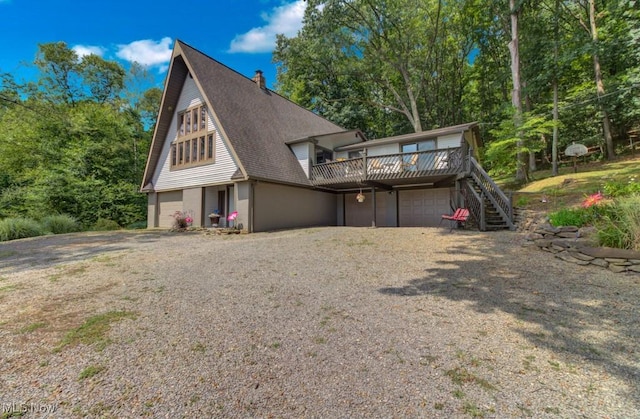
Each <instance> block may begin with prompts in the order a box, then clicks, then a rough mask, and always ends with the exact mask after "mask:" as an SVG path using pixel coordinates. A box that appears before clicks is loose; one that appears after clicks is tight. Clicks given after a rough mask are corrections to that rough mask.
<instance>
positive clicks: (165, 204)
mask: <svg viewBox="0 0 640 419" xmlns="http://www.w3.org/2000/svg"><path fill="white" fill-rule="evenodd" d="M176 211H182V191H171V192H160V193H158V227H163V228H170V227H173V221H174V219H173V214H175V212H176Z"/></svg>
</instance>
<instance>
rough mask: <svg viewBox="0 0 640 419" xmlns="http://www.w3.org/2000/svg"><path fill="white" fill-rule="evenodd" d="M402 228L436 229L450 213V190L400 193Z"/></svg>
mask: <svg viewBox="0 0 640 419" xmlns="http://www.w3.org/2000/svg"><path fill="white" fill-rule="evenodd" d="M399 193H400V195H399V197H398V198H399V208H398V218H399V221H400V227H435V226H437V225H438V224H439V223H440V218H441V216H442V214H447V213H449V212H450V211H449V188H442V189H414V190H407V191H400V192H399Z"/></svg>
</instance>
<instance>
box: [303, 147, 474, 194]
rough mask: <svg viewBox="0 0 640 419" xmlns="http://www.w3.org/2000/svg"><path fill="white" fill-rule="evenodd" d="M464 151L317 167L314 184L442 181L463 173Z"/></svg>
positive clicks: (383, 157)
mask: <svg viewBox="0 0 640 419" xmlns="http://www.w3.org/2000/svg"><path fill="white" fill-rule="evenodd" d="M463 160H464V159H463V155H462V149H461V148H449V149H446V150H432V151H418V152H410V153H395V154H385V155H380V156H364V157H359V158H355V159H348V160H343V161H334V162H330V163H322V164H317V165H314V166H313V167H312V168H311V182H312V183H313V184H314V185H316V186H331V185H334V186H336V187H337V186H339V185H344V184H360V183H367V182H384V183H395V182H396V181H397V182H398V183H403V182H406V181H407V180H411V179H420V178H422V179H425V178H432V179H442V178H445V177H448V176H453V175H457V174H458V173H462V172H463V171H464V167H463Z"/></svg>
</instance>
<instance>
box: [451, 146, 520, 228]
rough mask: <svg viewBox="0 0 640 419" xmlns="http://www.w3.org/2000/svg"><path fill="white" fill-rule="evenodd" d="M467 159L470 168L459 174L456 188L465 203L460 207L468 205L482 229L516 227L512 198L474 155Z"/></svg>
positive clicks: (459, 204)
mask: <svg viewBox="0 0 640 419" xmlns="http://www.w3.org/2000/svg"><path fill="white" fill-rule="evenodd" d="M466 160H467V161H466V162H465V164H466V169H467V170H466V171H465V173H464V174H462V175H460V176H459V177H458V179H457V184H458V185H457V188H456V189H457V190H458V191H459V192H460V198H461V199H462V200H463V202H462V203H456V206H465V207H466V208H468V209H469V211H470V213H471V215H472V218H473V219H474V221H475V224H476V225H477V226H478V229H479V230H481V231H489V230H504V229H509V230H515V228H516V227H515V224H514V216H513V206H512V205H511V200H510V199H509V198H508V197H507V196H506V195H505V194H504V192H503V191H502V190H501V189H500V188H499V187H498V185H496V184H495V182H494V181H493V180H492V179H491V177H490V176H489V175H488V174H487V172H485V171H484V169H483V168H482V167H481V166H480V164H478V162H477V161H476V160H475V159H474V158H473V157H471V156H468V157H467V158H466Z"/></svg>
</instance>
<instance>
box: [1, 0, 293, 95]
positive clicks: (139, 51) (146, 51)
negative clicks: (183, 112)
mask: <svg viewBox="0 0 640 419" xmlns="http://www.w3.org/2000/svg"><path fill="white" fill-rule="evenodd" d="M304 7H305V3H304V1H303V0H204V1H185V0H182V1H175V0H173V1H167V0H127V1H124V0H103V1H92V0H88V1H83V2H80V1H77V0H0V42H1V45H2V52H1V53H0V72H1V73H11V74H13V75H14V76H15V77H16V78H17V79H18V80H25V79H29V78H30V77H32V75H33V70H29V68H28V64H30V63H32V62H33V60H34V58H35V56H36V52H37V50H38V44H39V43H47V42H57V41H64V42H66V43H67V45H69V46H70V47H72V48H74V50H75V51H76V52H77V53H78V54H79V55H82V54H86V53H96V54H98V55H100V56H102V57H103V58H105V59H110V60H117V61H119V62H121V63H122V64H123V65H125V66H128V63H130V62H132V61H137V62H139V63H140V64H143V65H145V66H146V67H147V68H148V69H149V72H150V73H151V74H153V75H154V76H155V78H156V83H157V85H158V87H162V83H163V82H164V78H165V76H166V69H167V67H168V64H169V59H170V57H171V49H172V47H173V43H174V42H175V40H176V39H180V40H182V41H184V42H186V43H187V44H189V45H191V46H192V47H194V48H197V49H199V50H200V51H202V52H204V53H205V54H207V55H209V56H211V57H213V58H215V59H216V60H218V61H220V62H222V63H223V64H225V65H227V66H229V67H231V68H233V69H234V70H236V71H238V72H240V73H242V74H244V75H245V76H248V77H251V76H253V74H254V72H255V70H258V69H260V70H263V71H264V73H265V77H266V78H267V84H268V85H269V86H270V87H273V84H274V82H275V74H276V67H275V65H274V64H272V63H271V52H272V51H273V49H274V47H275V35H276V34H277V33H284V34H286V35H288V36H293V35H295V34H296V33H297V31H298V30H299V29H300V27H301V25H302V15H303V13H304Z"/></svg>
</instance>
